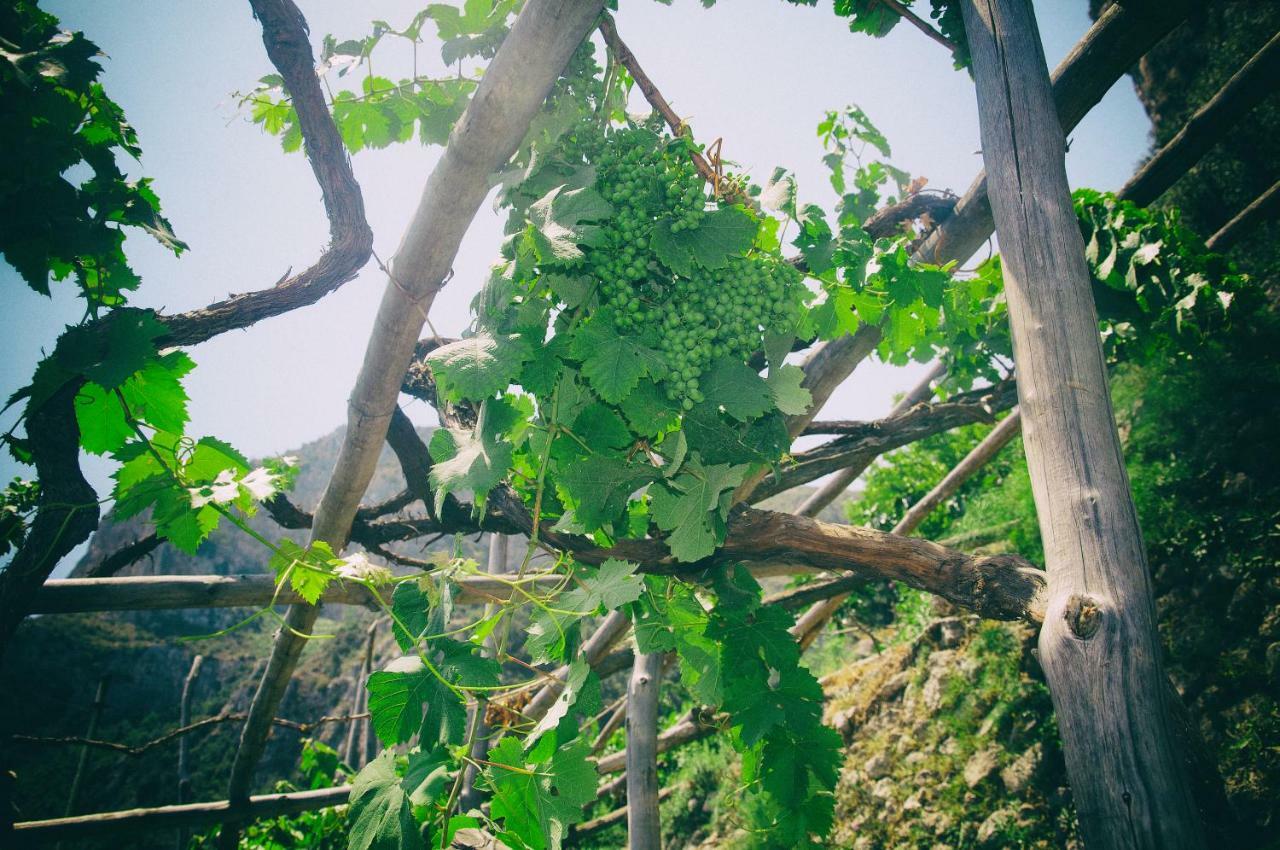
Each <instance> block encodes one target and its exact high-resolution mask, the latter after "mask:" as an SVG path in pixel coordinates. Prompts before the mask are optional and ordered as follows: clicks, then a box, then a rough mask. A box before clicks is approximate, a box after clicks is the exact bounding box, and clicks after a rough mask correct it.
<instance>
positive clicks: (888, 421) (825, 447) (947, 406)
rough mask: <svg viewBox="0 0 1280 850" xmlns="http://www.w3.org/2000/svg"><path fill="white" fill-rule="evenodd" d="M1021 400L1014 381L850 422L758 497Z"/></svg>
mask: <svg viewBox="0 0 1280 850" xmlns="http://www.w3.org/2000/svg"><path fill="white" fill-rule="evenodd" d="M1016 401H1017V392H1016V388H1015V387H1014V385H1013V382H1012V381H1002V382H1001V383H1000V384H997V385H996V386H994V387H987V388H984V389H981V390H974V391H972V392H968V393H963V394H961V395H957V396H955V397H953V398H951V399H948V400H947V401H945V402H938V403H936V404H917V405H915V406H913V407H910V408H908V409H907V410H905V411H903V412H902V413H899V414H898V415H896V416H888V417H886V418H884V419H879V420H876V421H874V422H861V423H850V426H851V427H850V428H849V432H848V433H845V434H844V435H843V436H840V437H837V438H836V439H834V440H831V441H830V442H827V443H823V444H822V445H820V446H818V447H816V448H813V449H810V450H809V451H805V452H798V453H797V454H796V455H795V456H794V457H793V459H792V461H791V462H790V463H788V464H786V465H785V466H783V468H782V471H781V472H780V473H779V474H778V475H776V476H774V475H770V476H769V477H768V478H767V479H765V480H764V481H762V482H761V483H760V484H759V486H758V487H756V488H755V490H754V492H752V494H751V499H752V501H759V500H761V499H765V498H768V497H769V496H772V495H775V494H777V493H781V492H783V491H784V490H790V489H791V488H793V487H798V486H799V485H801V484H807V483H808V482H810V481H814V480H816V479H818V478H821V477H822V476H824V475H826V474H828V473H831V472H837V471H839V470H841V469H845V468H847V467H862V468H864V469H865V468H866V466H867V465H869V464H870V463H871V462H872V461H874V460H875V459H876V458H878V457H880V456H881V455H883V454H885V453H886V452H890V451H893V450H894V449H896V448H900V447H901V446H905V445H908V444H909V443H914V442H917V441H919V440H923V439H925V438H926V437H931V436H933V435H934V434H941V433H942V432H943V431H949V430H951V429H952V428H955V427H957V426H960V425H969V424H972V423H974V422H993V421H995V415H996V414H997V413H999V412H1000V411H1002V410H1008V409H1009V408H1010V407H1013V405H1014V404H1015V403H1016Z"/></svg>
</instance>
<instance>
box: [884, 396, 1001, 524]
mask: <svg viewBox="0 0 1280 850" xmlns="http://www.w3.org/2000/svg"><path fill="white" fill-rule="evenodd" d="M1020 433H1022V414H1021V413H1020V412H1019V410H1018V409H1017V408H1016V407H1015V408H1014V409H1013V412H1011V413H1010V414H1009V415H1008V416H1006V417H1005V418H1004V419H1003V420H1002V421H1001V422H1000V424H999V425H997V426H996V427H995V428H993V429H992V431H991V433H990V434H988V435H987V436H986V437H985V438H984V439H983V440H982V442H980V443H978V445H976V446H974V447H973V450H972V451H970V452H969V453H968V454H967V455H965V456H964V459H963V460H961V461H960V462H959V463H957V464H956V465H955V467H953V468H952V470H951V471H950V472H948V473H947V474H946V475H945V476H944V477H943V479H942V480H941V481H939V482H938V484H937V486H936V487H934V488H933V489H932V490H930V491H929V492H928V493H925V494H924V496H922V497H921V499H920V501H918V502H916V503H915V504H914V505H912V506H911V508H910V510H908V511H907V512H906V514H904V515H903V517H902V519H901V520H899V522H898V524H897V525H896V526H894V528H893V533H894V534H913V533H915V530H916V529H917V528H919V527H920V525H921V523H923V522H924V521H925V520H926V519H927V518H928V516H929V514H931V513H933V511H934V509H935V508H937V507H938V505H940V504H942V503H943V502H945V501H946V500H947V499H950V498H951V497H952V496H954V495H955V493H956V491H957V490H959V489H960V487H961V486H963V485H964V483H965V482H966V481H968V480H969V479H970V478H972V477H973V476H974V474H975V473H977V472H978V470H980V469H982V468H983V467H984V466H986V465H987V464H988V463H990V462H991V460H992V459H993V458H994V457H995V456H996V455H998V454H1000V450H1001V449H1003V448H1004V447H1005V446H1007V445H1009V443H1010V442H1011V441H1012V440H1013V438H1014V437H1016V436H1018V435H1019V434H1020Z"/></svg>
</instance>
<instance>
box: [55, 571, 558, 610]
mask: <svg viewBox="0 0 1280 850" xmlns="http://www.w3.org/2000/svg"><path fill="white" fill-rule="evenodd" d="M563 581H564V580H563V578H562V577H560V576H547V577H534V578H531V579H526V584H525V585H524V587H525V590H527V591H529V592H532V593H547V592H550V591H552V590H554V589H555V588H557V587H559V586H560V585H561V584H563ZM390 595H391V591H390V588H388V589H387V590H386V591H384V593H383V596H384V598H390ZM512 595H513V591H512V589H511V587H510V585H509V584H504V583H503V582H501V581H498V580H496V579H492V578H488V577H486V576H465V577H463V578H460V579H458V595H457V600H458V601H459V602H461V603H469V604H484V603H489V602H498V603H502V602H506V601H508V600H509V599H511V598H512ZM516 596H517V598H520V597H519V595H518V594H517V595H516ZM301 601H302V599H301V597H299V596H298V595H297V594H296V593H294V592H293V591H292V590H291V589H290V588H288V587H284V588H280V589H279V592H278V593H277V589H276V581H275V579H274V577H272V576H269V575H229V576H125V577H119V578H105V579H92V578H66V579H51V580H49V581H47V582H45V583H44V585H43V586H42V587H41V588H40V589H39V590H38V591H36V593H35V595H34V599H33V606H32V613H33V614H69V613H79V612H88V611H154V610H179V609H184V608H261V607H263V606H264V605H270V604H272V603H273V602H274V603H275V604H279V605H285V604H289V605H292V604H295V603H300V602H301ZM320 601H321V603H322V604H330V605H360V606H363V607H366V608H376V607H377V602H376V601H375V600H374V599H373V597H372V596H371V595H370V593H369V591H368V590H367V589H365V587H364V586H363V585H359V584H350V583H346V582H341V581H336V582H333V583H332V584H330V585H329V587H327V588H326V589H325V592H324V595H323V596H321V597H320Z"/></svg>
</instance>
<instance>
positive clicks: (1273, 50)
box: [1118, 33, 1280, 206]
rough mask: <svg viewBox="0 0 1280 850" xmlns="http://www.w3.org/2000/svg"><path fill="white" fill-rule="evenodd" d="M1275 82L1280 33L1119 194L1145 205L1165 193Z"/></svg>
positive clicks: (1278, 77) (1279, 71) (1279, 59)
mask: <svg viewBox="0 0 1280 850" xmlns="http://www.w3.org/2000/svg"><path fill="white" fill-rule="evenodd" d="M1277 80H1280V33H1276V34H1275V35H1273V36H1272V37H1271V40H1270V41H1268V42H1267V43H1266V44H1265V45H1263V46H1262V49H1261V50H1259V51H1258V52H1257V53H1255V54H1253V56H1252V57H1250V58H1249V61H1248V62H1246V63H1244V65H1243V66H1242V67H1241V68H1240V70H1239V71H1236V72H1235V74H1233V75H1232V76H1231V79H1229V80H1227V82H1226V84H1225V85H1223V87H1222V88H1221V89H1219V90H1218V91H1217V93H1216V94H1214V96H1213V97H1211V98H1209V100H1208V101H1207V102H1205V104H1204V105H1203V106H1201V107H1200V108H1199V109H1197V110H1196V111H1195V114H1194V115H1192V116H1191V118H1190V119H1188V120H1187V123H1186V124H1184V125H1183V127H1182V129H1181V130H1179V131H1178V133H1177V135H1175V136H1174V137H1173V138H1172V139H1170V140H1169V143H1168V144H1166V145H1165V146H1164V147H1162V148H1161V149H1160V151H1159V152H1158V153H1157V154H1156V155H1155V156H1153V157H1152V158H1151V159H1149V160H1147V162H1146V164H1145V165H1143V166H1142V168H1140V169H1138V173H1137V174H1135V175H1133V177H1132V178H1130V180H1129V182H1128V183H1126V184H1125V185H1124V188H1123V189H1121V190H1120V192H1119V193H1118V194H1119V196H1120V197H1121V198H1124V199H1126V200H1129V201H1133V202H1134V203H1135V204H1138V205H1139V206H1146V205H1147V204H1149V203H1151V202H1152V201H1154V200H1155V199H1156V198H1158V197H1160V196H1161V195H1163V194H1164V193H1165V191H1166V190H1167V189H1168V188H1169V187H1170V186H1172V185H1173V184H1174V183H1175V182H1177V180H1178V178H1179V177H1181V176H1182V175H1184V174H1186V173H1187V171H1189V170H1190V169H1191V167H1192V166H1193V165H1195V164H1196V163H1197V162H1199V161H1200V159H1201V157H1203V156H1204V155H1205V154H1206V153H1208V151H1209V148H1211V147H1213V146H1214V145H1215V144H1217V143H1218V142H1220V141H1222V140H1223V139H1225V138H1227V136H1228V135H1230V133H1231V129H1232V128H1233V127H1234V126H1235V125H1236V124H1237V123H1239V121H1240V119H1241V118H1243V117H1244V116H1245V114H1246V113H1248V112H1249V110H1251V109H1253V107H1254V106H1256V105H1257V104H1258V103H1260V102H1261V101H1262V100H1263V99H1264V98H1266V97H1267V96H1268V95H1271V94H1273V93H1274V92H1275V91H1276V82H1277Z"/></svg>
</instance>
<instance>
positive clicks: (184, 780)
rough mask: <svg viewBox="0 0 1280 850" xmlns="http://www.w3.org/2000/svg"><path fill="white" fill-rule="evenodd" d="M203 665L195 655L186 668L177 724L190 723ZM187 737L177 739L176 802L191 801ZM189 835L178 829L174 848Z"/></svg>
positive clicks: (178, 848) (182, 847)
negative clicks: (194, 696)
mask: <svg viewBox="0 0 1280 850" xmlns="http://www.w3.org/2000/svg"><path fill="white" fill-rule="evenodd" d="M203 666H204V656H203V655H197V656H196V657H195V658H192V659H191V668H190V669H189V670H187V675H186V678H184V679H183V680H182V696H181V697H180V698H179V700H178V725H179V726H187V725H189V724H190V723H191V695H192V693H193V692H194V691H195V686H196V679H198V678H199V677H200V668H201V667H203ZM187 752H188V747H187V739H186V736H183V737H181V738H179V739H178V804H179V805H181V804H183V803H189V802H191V766H190V765H189V764H188V761H187V758H188V756H187ZM189 837H190V834H189V832H188V831H187V829H186V828H185V827H183V828H181V829H179V830H178V840H177V842H176V850H186V846H187V839H188V838H189Z"/></svg>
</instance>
